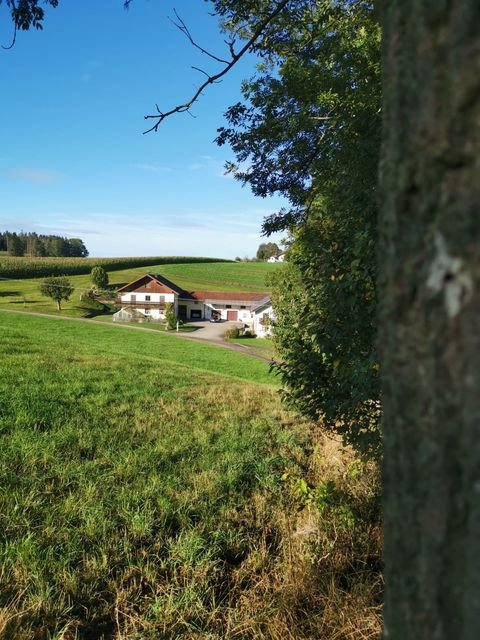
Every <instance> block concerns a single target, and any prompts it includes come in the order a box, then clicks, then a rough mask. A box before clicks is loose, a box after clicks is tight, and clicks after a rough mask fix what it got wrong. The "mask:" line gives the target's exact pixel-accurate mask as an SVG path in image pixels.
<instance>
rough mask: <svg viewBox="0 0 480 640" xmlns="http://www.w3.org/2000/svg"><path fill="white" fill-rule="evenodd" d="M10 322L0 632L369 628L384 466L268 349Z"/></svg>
mask: <svg viewBox="0 0 480 640" xmlns="http://www.w3.org/2000/svg"><path fill="white" fill-rule="evenodd" d="M0 322H1V324H0V331H1V333H0V353H1V358H0V369H1V371H0V437H1V449H0V487H1V488H0V545H1V546H0V607H1V608H0V637H1V638H2V639H5V640H7V639H12V638H15V639H16V640H47V639H49V640H61V639H62V640H73V639H74V638H75V639H78V640H93V639H95V640H100V639H101V638H104V639H105V640H106V639H107V638H110V639H115V640H157V639H159V638H172V639H173V638H191V639H193V638H210V639H212V640H213V639H218V640H220V639H224V638H227V639H232V640H233V639H234V638H244V639H254V638H271V639H280V638H282V639H286V640H293V639H302V638H305V639H306V638H311V639H312V640H313V638H324V639H325V640H328V639H330V640H333V639H334V638H335V639H336V640H339V639H343V638H345V639H347V638H349V639H353V640H357V639H358V640H360V639H366V638H375V637H378V635H379V595H380V592H381V589H380V582H379V576H378V563H379V525H378V517H377V514H376V509H377V498H376V472H375V470H374V469H370V468H369V467H368V466H366V465H363V464H362V463H361V462H359V461H357V460H355V459H354V458H353V456H352V455H351V454H350V453H348V452H345V451H342V450H341V448H340V447H339V446H338V444H337V443H335V442H332V441H327V440H325V439H323V438H322V437H321V436H320V435H319V434H318V433H317V432H316V431H315V430H313V429H312V426H311V425H309V424H307V423H305V422H303V421H299V420H298V419H295V418H294V417H293V416H292V415H291V414H289V413H288V412H286V411H285V410H284V409H283V408H282V406H281V405H280V403H279V400H278V395H277V393H276V390H275V387H274V386H272V385H270V384H265V383H266V382H268V381H269V380H270V379H269V378H268V373H266V371H267V369H268V365H265V366H263V365H264V363H261V362H257V361H254V360H253V359H250V358H248V357H245V356H242V355H241V354H237V353H233V352H228V351H226V350H221V349H218V348H215V347H213V346H209V345H200V344H196V343H192V342H190V341H188V342H184V341H181V340H179V339H176V338H174V337H170V336H164V335H161V334H159V335H155V334H144V333H142V332H136V331H135V332H134V331H132V332H129V331H128V330H125V331H112V330H111V329H108V328H104V327H102V326H97V325H86V324H83V323H79V322H77V321H71V322H62V321H58V320H52V319H46V318H37V317H33V316H30V317H27V316H19V315H16V314H15V315H14V314H6V313H3V314H0ZM130 333H131V334H132V335H130ZM222 360H223V362H222ZM245 361H246V362H245ZM247 362H248V366H246V367H245V366H244V363H245V364H246V363H247ZM258 382H261V383H262V384H258Z"/></svg>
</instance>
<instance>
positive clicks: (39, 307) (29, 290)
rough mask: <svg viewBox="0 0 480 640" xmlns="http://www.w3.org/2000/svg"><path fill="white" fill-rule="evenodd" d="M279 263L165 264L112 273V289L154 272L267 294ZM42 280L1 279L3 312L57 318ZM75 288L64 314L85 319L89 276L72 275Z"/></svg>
mask: <svg viewBox="0 0 480 640" xmlns="http://www.w3.org/2000/svg"><path fill="white" fill-rule="evenodd" d="M278 268H281V265H279V264H268V263H265V262H218V263H217V262H215V263H206V264H162V265H153V266H149V267H144V266H143V267H136V268H132V269H123V270H116V271H111V272H109V279H110V283H111V286H112V287H113V288H117V287H119V286H121V285H123V284H126V283H127V282H130V281H131V280H134V279H135V278H138V277H139V276H141V275H143V274H144V273H147V272H148V271H151V272H153V273H159V274H161V275H163V276H165V277H166V278H168V279H169V280H172V281H173V282H174V283H175V284H178V285H179V286H180V287H183V288H185V289H187V290H194V289H197V290H217V291H250V292H255V293H258V292H263V291H265V292H268V291H269V285H268V276H269V275H270V274H271V273H273V272H274V271H275V270H276V269H278ZM41 280H42V279H41V278H30V279H18V280H11V279H7V280H5V279H3V280H2V279H0V309H1V308H2V307H4V308H7V309H17V310H21V311H36V312H38V313H48V314H53V315H57V314H58V312H57V310H56V306H55V303H54V302H53V301H52V300H51V299H49V298H44V297H43V296H41V295H40V292H39V289H38V287H39V282H41ZM69 280H71V282H72V283H73V285H74V286H75V288H76V289H75V291H74V293H73V295H72V297H71V299H70V300H69V301H68V302H66V303H62V308H63V311H62V315H68V316H72V317H82V316H83V315H84V311H83V310H81V309H79V308H78V305H79V298H80V294H81V293H82V291H84V290H85V289H88V288H89V287H90V286H91V282H90V277H89V275H88V274H87V275H74V276H69Z"/></svg>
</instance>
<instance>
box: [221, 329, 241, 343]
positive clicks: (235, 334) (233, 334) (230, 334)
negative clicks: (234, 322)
mask: <svg viewBox="0 0 480 640" xmlns="http://www.w3.org/2000/svg"><path fill="white" fill-rule="evenodd" d="M240 336H241V329H239V328H238V327H230V329H227V330H226V331H225V333H224V334H223V337H224V338H226V339H227V340H232V339H234V338H240Z"/></svg>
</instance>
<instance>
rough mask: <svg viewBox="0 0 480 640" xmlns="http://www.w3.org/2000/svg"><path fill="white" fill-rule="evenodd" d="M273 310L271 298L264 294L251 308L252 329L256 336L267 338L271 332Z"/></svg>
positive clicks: (273, 319)
mask: <svg viewBox="0 0 480 640" xmlns="http://www.w3.org/2000/svg"><path fill="white" fill-rule="evenodd" d="M274 321H275V312H274V311H273V307H272V299H271V298H270V296H266V297H265V298H264V299H263V300H261V301H260V303H259V304H258V305H257V306H256V307H255V308H254V309H253V310H252V329H253V332H254V334H255V335H256V336H257V337H258V338H267V337H269V336H271V335H272V333H273V326H274Z"/></svg>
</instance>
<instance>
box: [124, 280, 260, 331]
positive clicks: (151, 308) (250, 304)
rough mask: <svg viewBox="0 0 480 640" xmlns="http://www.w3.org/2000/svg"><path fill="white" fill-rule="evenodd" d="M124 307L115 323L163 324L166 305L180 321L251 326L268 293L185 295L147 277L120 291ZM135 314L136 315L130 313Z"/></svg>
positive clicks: (205, 292) (175, 288) (199, 293)
mask: <svg viewBox="0 0 480 640" xmlns="http://www.w3.org/2000/svg"><path fill="white" fill-rule="evenodd" d="M118 295H119V298H118V301H117V302H118V304H119V305H120V306H121V311H119V312H118V313H117V314H115V316H117V317H115V316H114V320H117V321H121V320H125V319H131V317H132V315H136V316H137V318H140V319H142V320H145V319H147V320H149V319H151V320H154V321H155V320H156V321H161V320H163V319H164V318H165V311H166V308H167V305H168V304H169V303H170V304H172V305H173V309H174V310H175V313H176V314H177V316H178V317H179V318H180V319H181V320H210V319H217V320H233V321H240V322H243V323H245V324H248V325H251V324H252V322H253V310H254V309H255V307H257V306H258V305H259V304H260V303H261V302H263V301H264V300H265V299H266V298H267V297H268V296H267V294H265V293H250V292H245V293H242V292H233V293H232V292H226V291H185V290H183V289H182V288H180V287H178V286H177V285H176V284H174V283H173V282H170V280H167V278H164V277H163V276H160V275H156V274H153V273H147V274H145V275H144V276H141V277H140V278H137V279H136V280H134V281H133V282H130V283H128V284H126V285H125V286H123V287H121V288H120V289H119V290H118ZM131 312H135V313H133V314H132V313H131Z"/></svg>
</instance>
